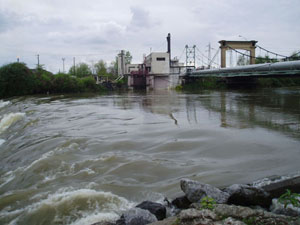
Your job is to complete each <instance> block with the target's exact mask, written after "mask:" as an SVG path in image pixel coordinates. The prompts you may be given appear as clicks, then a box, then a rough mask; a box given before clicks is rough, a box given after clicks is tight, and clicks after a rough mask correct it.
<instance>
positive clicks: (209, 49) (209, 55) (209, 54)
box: [207, 42, 211, 69]
mask: <svg viewBox="0 0 300 225" xmlns="http://www.w3.org/2000/svg"><path fill="white" fill-rule="evenodd" d="M210 59H211V46H210V42H209V43H208V63H207V65H208V68H209V69H210V61H211V60H210Z"/></svg>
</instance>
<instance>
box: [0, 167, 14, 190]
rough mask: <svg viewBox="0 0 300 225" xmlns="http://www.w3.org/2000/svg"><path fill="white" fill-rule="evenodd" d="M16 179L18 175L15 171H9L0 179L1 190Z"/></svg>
mask: <svg viewBox="0 0 300 225" xmlns="http://www.w3.org/2000/svg"><path fill="white" fill-rule="evenodd" d="M15 177H16V175H15V173H14V171H9V172H7V173H5V174H4V175H3V176H1V177H0V188H1V187H3V186H4V185H6V184H8V183H9V182H11V181H12V180H13V179H15Z"/></svg>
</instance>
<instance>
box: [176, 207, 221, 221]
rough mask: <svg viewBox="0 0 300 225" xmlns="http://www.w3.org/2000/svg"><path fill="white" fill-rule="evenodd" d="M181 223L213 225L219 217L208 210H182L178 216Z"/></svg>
mask: <svg viewBox="0 0 300 225" xmlns="http://www.w3.org/2000/svg"><path fill="white" fill-rule="evenodd" d="M178 218H179V221H180V222H181V223H182V224H203V225H205V224H212V223H213V221H215V220H216V218H217V215H216V214H215V213H214V212H212V211H210V210H207V209H203V210H197V209H186V210H182V211H181V213H180V214H179V215H178Z"/></svg>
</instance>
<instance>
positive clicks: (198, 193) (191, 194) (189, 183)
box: [180, 179, 229, 203]
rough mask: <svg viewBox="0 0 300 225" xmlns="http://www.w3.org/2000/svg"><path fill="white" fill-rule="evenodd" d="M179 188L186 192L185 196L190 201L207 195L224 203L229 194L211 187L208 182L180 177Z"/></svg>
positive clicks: (195, 200) (197, 200)
mask: <svg viewBox="0 0 300 225" xmlns="http://www.w3.org/2000/svg"><path fill="white" fill-rule="evenodd" d="M180 186H181V190H182V191H183V192H184V193H185V194H186V197H187V198H188V200H189V201H191V202H199V201H200V200H201V199H202V198H203V197H205V196H209V197H211V198H213V199H214V200H215V201H216V202H217V203H226V202H227V199H228V197H229V194H228V193H226V192H223V191H221V190H220V189H218V188H216V187H213V186H211V185H209V184H204V183H201V182H198V181H193V180H189V179H182V180H181V181H180Z"/></svg>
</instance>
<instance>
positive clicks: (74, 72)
mask: <svg viewBox="0 0 300 225" xmlns="http://www.w3.org/2000/svg"><path fill="white" fill-rule="evenodd" d="M73 75H74V76H76V68H75V57H73Z"/></svg>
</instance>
